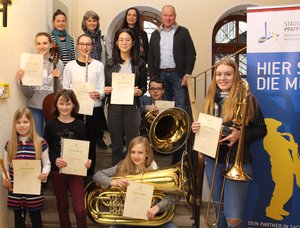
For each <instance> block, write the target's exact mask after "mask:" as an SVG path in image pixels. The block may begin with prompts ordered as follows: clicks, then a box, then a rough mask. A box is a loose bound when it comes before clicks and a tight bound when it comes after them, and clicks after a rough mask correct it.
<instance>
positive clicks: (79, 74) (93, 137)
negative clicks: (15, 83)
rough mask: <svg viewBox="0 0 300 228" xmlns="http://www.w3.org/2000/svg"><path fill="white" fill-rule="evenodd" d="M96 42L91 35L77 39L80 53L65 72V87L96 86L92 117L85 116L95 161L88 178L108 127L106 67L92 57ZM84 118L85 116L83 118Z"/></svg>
mask: <svg viewBox="0 0 300 228" xmlns="http://www.w3.org/2000/svg"><path fill="white" fill-rule="evenodd" d="M93 45H94V41H93V38H92V37H91V36H90V35H87V34H82V35H80V36H79V37H78V39H77V50H78V52H79V54H78V57H77V59H76V60H73V61H71V62H69V63H68V64H67V65H66V67H65V70H64V78H63V82H62V84H63V87H64V88H65V89H73V87H74V83H75V82H76V83H88V84H89V85H93V86H95V89H94V90H93V91H90V92H89V98H90V101H91V102H92V106H93V107H92V113H93V114H92V115H91V116H90V115H86V116H85V124H86V130H87V139H88V140H89V141H90V150H89V158H90V159H91V160H92V161H93V162H92V167H91V168H90V169H89V170H88V176H90V177H91V176H92V175H93V174H94V169H95V164H96V141H97V137H98V136H99V134H100V131H101V129H103V127H104V125H106V123H105V122H103V120H105V117H104V112H103V108H102V107H101V106H102V100H103V99H104V98H105V94H104V92H103V87H104V66H103V64H102V63H101V62H100V61H98V60H96V59H93V58H92V57H91V55H90V54H91V51H92V49H93ZM82 118H83V116H82Z"/></svg>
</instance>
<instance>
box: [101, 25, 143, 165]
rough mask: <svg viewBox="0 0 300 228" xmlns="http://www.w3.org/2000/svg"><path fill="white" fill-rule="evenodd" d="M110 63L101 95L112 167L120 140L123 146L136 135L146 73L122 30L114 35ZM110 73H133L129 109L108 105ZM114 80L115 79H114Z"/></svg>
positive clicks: (128, 32)
mask: <svg viewBox="0 0 300 228" xmlns="http://www.w3.org/2000/svg"><path fill="white" fill-rule="evenodd" d="M116 40H117V41H116V42H115V44H114V48H113V57H112V59H109V60H107V62H106V65H105V87H104V93H105V94H106V95H107V96H108V129H109V131H110V136H111V141H112V154H113V156H112V163H113V165H115V164H117V163H118V162H119V161H120V160H121V157H122V152H123V140H124V137H125V142H126V146H127V148H128V145H129V142H130V141H131V140H132V139H133V138H134V137H136V136H138V135H139V127H140V122H141V116H140V99H139V97H140V96H142V95H143V94H144V93H145V92H146V90H147V70H146V64H145V62H144V61H143V60H142V59H141V58H140V57H139V55H138V53H137V50H136V49H135V48H133V45H134V43H135V36H134V33H133V31H132V30H131V29H128V28H124V29H121V30H120V31H118V32H117V34H116ZM112 73H133V74H134V75H135V84H134V85H135V87H134V102H133V105H120V104H111V103H110V95H111V92H112V90H113V87H112ZM116 76H118V75H116Z"/></svg>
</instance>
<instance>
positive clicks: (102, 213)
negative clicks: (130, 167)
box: [84, 156, 193, 226]
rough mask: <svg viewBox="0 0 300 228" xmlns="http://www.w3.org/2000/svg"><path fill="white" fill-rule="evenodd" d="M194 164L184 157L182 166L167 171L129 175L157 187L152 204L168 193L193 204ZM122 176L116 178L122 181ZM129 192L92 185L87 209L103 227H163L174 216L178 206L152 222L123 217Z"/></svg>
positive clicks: (88, 187)
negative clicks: (182, 196) (181, 195)
mask: <svg viewBox="0 0 300 228" xmlns="http://www.w3.org/2000/svg"><path fill="white" fill-rule="evenodd" d="M191 173H192V171H191V162H190V160H189V157H188V156H184V157H183V159H182V162H181V163H178V164H177V165H175V166H173V167H171V168H166V169H158V170H151V171H146V172H144V173H139V174H135V175H127V176H125V178H126V179H128V180H130V181H136V182H143V183H147V184H151V185H154V193H153V197H152V203H151V205H152V206H153V205H155V204H157V203H158V202H159V201H160V200H162V199H163V198H165V196H166V194H167V193H172V194H182V191H183V189H184V190H185V192H184V195H185V197H186V199H187V200H188V201H189V203H190V202H192V201H193V198H192V193H193V183H192V182H193V177H191ZM118 178H120V177H114V178H113V179H118ZM125 195H126V189H123V188H119V187H111V188H109V189H106V188H103V187H102V186H99V185H97V184H96V183H95V182H91V183H90V184H89V185H88V186H87V187H86V189H85V196H84V202H85V208H86V211H87V215H88V217H89V218H90V219H91V220H93V221H95V222H97V223H100V224H123V225H131V226H159V225H162V224H164V223H166V222H168V221H170V220H171V219H172V218H173V217H174V213H175V206H174V207H173V208H172V209H171V210H168V211H166V212H163V213H159V214H157V215H156V216H155V217H154V218H153V219H151V220H142V219H134V218H128V217H124V216H122V214H123V209H124V202H125Z"/></svg>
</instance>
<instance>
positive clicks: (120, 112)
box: [108, 104, 141, 165]
mask: <svg viewBox="0 0 300 228" xmlns="http://www.w3.org/2000/svg"><path fill="white" fill-rule="evenodd" d="M140 124H141V114H140V108H138V107H137V106H136V105H113V104H110V105H109V106H108V129H109V132H110V137H111V146H112V165H116V164H117V163H119V162H120V161H121V159H122V153H123V144H124V143H123V142H124V137H125V142H126V146H127V148H128V145H129V143H130V141H131V140H132V139H133V138H134V137H136V136H138V135H139V129H140Z"/></svg>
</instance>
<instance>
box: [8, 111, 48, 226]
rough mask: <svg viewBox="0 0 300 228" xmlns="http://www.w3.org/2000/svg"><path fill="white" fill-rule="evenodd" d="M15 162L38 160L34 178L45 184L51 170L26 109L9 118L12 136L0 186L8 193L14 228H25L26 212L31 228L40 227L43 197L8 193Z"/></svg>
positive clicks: (45, 144)
mask: <svg viewBox="0 0 300 228" xmlns="http://www.w3.org/2000/svg"><path fill="white" fill-rule="evenodd" d="M19 159H22V160H24V159H26V160H41V164H42V173H41V174H40V175H39V176H38V178H39V179H40V181H41V182H46V181H47V177H48V174H49V172H50V169H51V166H50V160H49V156H48V145H47V143H46V141H45V140H44V139H42V138H40V136H39V135H38V133H37V132H36V130H35V125H34V120H33V115H32V113H31V111H30V110H29V109H28V108H19V109H18V110H17V111H16V112H15V115H14V118H13V126H12V134H11V137H10V140H9V141H8V142H7V143H6V145H5V152H4V164H5V165H6V169H7V173H9V179H5V178H4V179H3V185H4V186H5V187H6V188H8V190H9V192H8V199H7V205H8V207H9V208H12V209H13V210H14V221H15V227H16V228H19V227H25V215H26V212H29V216H30V219H31V223H32V227H35V228H38V227H43V224H42V217H41V208H42V206H43V204H44V196H43V194H42V192H41V193H40V194H39V195H29V194H17V193H12V189H13V185H14V167H13V165H12V161H13V160H19ZM36 178H37V177H36ZM28 184H30V183H28Z"/></svg>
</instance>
